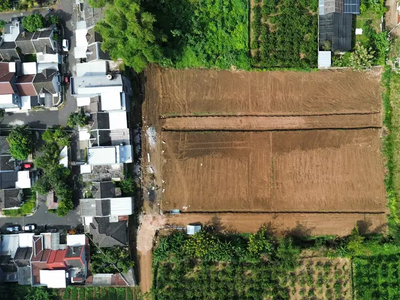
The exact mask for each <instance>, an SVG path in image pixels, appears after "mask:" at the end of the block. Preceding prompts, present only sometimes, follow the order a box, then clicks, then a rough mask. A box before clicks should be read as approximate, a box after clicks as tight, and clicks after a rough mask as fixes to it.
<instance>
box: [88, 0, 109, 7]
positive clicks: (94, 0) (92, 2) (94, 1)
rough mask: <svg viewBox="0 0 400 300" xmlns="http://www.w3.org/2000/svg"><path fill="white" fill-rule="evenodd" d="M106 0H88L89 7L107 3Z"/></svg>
mask: <svg viewBox="0 0 400 300" xmlns="http://www.w3.org/2000/svg"><path fill="white" fill-rule="evenodd" d="M107 2H108V1H107V0H89V1H88V3H89V5H90V6H91V7H94V8H100V7H104V6H105V5H106V4H107Z"/></svg>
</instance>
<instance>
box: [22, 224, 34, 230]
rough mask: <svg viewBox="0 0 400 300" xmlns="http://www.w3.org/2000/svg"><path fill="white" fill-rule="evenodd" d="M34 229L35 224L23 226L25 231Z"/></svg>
mask: <svg viewBox="0 0 400 300" xmlns="http://www.w3.org/2000/svg"><path fill="white" fill-rule="evenodd" d="M35 229H36V225H35V224H26V225H25V226H24V230H25V231H34V230H35Z"/></svg>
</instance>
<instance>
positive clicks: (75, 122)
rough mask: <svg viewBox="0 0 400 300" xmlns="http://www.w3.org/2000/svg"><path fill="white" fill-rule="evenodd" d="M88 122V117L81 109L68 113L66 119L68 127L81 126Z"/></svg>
mask: <svg viewBox="0 0 400 300" xmlns="http://www.w3.org/2000/svg"><path fill="white" fill-rule="evenodd" d="M88 124H89V118H88V117H87V116H86V115H85V113H84V112H83V110H80V111H79V112H74V113H72V114H70V115H69V117H68V121H67V125H68V126H69V127H75V126H80V127H83V126H86V125H88Z"/></svg>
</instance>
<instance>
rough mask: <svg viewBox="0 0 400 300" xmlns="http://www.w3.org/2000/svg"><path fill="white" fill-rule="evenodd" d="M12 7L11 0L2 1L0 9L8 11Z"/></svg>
mask: <svg viewBox="0 0 400 300" xmlns="http://www.w3.org/2000/svg"><path fill="white" fill-rule="evenodd" d="M10 9H11V0H1V1H0V11H6V10H10Z"/></svg>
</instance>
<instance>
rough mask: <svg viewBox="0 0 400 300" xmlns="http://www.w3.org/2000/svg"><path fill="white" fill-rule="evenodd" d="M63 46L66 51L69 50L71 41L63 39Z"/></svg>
mask: <svg viewBox="0 0 400 300" xmlns="http://www.w3.org/2000/svg"><path fill="white" fill-rule="evenodd" d="M62 47H63V51H64V52H68V50H69V41H68V40H67V39H63V41H62Z"/></svg>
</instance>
